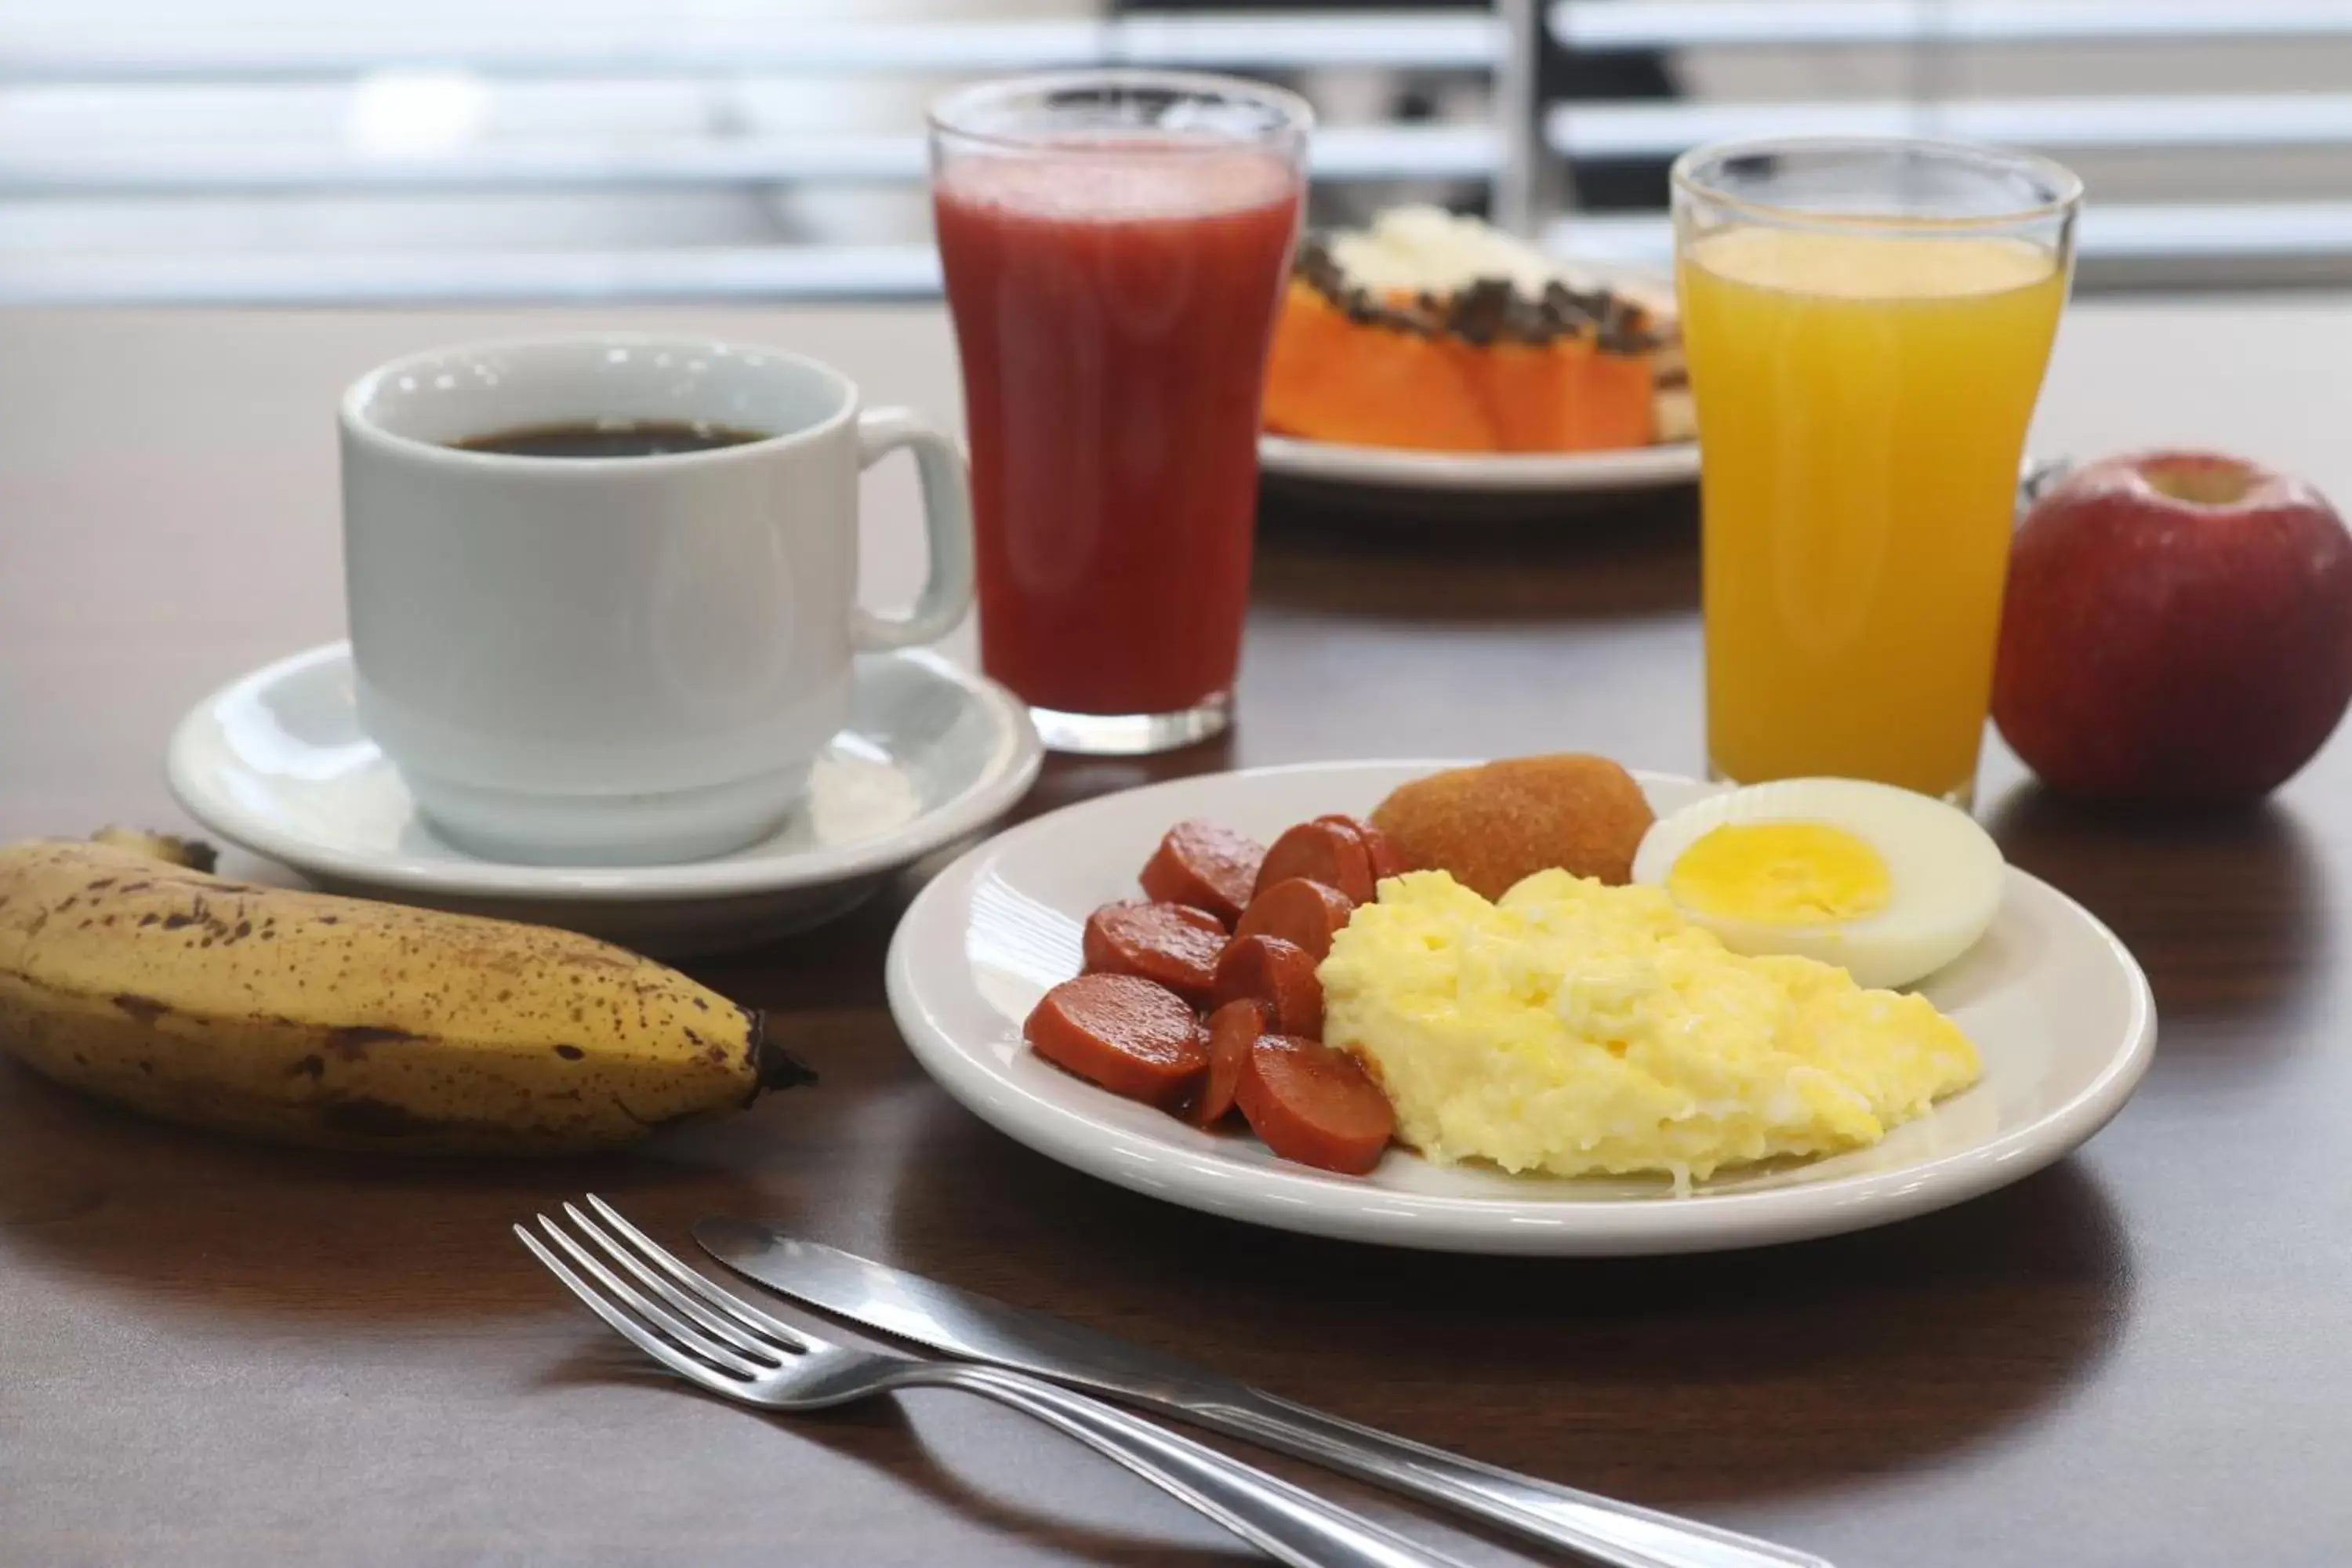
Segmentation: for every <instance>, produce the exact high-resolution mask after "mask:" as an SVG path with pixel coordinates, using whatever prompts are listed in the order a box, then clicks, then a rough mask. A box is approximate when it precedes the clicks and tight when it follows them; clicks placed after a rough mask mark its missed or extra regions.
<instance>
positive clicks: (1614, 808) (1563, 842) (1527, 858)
mask: <svg viewBox="0 0 2352 1568" xmlns="http://www.w3.org/2000/svg"><path fill="white" fill-rule="evenodd" d="M1653 820H1654V816H1653V815H1652V813H1651V811H1650V803H1649V802H1648V800H1646V799H1645V798H1643V795H1642V786H1641V785H1640V784H1635V783H1634V782H1633V775H1632V774H1631V773H1627V772H1626V771H1625V770H1624V769H1623V768H1622V767H1619V766H1618V765H1617V764H1616V763H1612V762H1611V761H1610V760H1609V759H1608V758H1606V757H1593V756H1586V755H1583V754H1581V753H1578V752H1562V753H1560V754H1558V755H1554V756H1546V757H1512V758H1508V759H1507V760H1505V761H1502V762H1498V763H1487V764H1486V765H1485V766H1484V767H1476V768H1455V769H1454V770H1453V771H1452V772H1450V773H1433V774H1432V775H1431V776H1430V777H1428V778H1425V779H1415V780H1414V781H1413V782H1412V783H1411V784H1401V785H1399V786H1398V787H1397V789H1396V790H1395V792H1394V793H1393V794H1391V795H1390V796H1389V797H1388V799H1386V800H1384V801H1382V802H1381V805H1380V809H1379V810H1377V811H1375V812H1373V813H1372V824H1373V826H1376V827H1378V828H1380V829H1381V832H1383V833H1386V834H1387V835H1388V836H1389V837H1391V839H1393V840H1394V841H1395V843H1396V847H1397V848H1398V849H1399V850H1400V851H1401V852H1402V854H1403V856H1404V858H1405V859H1406V860H1407V861H1409V862H1410V863H1411V864H1412V866H1414V867H1415V868H1420V869H1423V870H1439V871H1448V872H1451V873H1452V874H1453V876H1454V880H1455V881H1457V882H1459V883H1461V884H1462V885H1463V886H1464V887H1465V888H1470V889H1475V890H1476V891H1477V892H1478V893H1479V894H1481V895H1482V896H1484V897H1486V898H1488V899H1499V898H1501V897H1502V896H1503V895H1504V894H1505V893H1506V892H1507V891H1509V890H1510V889H1511V888H1512V887H1513V886H1514V885H1515V884H1517V882H1518V881H1519V879H1521V878H1524V877H1530V876H1533V875H1534V874H1535V873H1536V872H1538V871H1544V870H1549V869H1550V868H1553V867H1559V868H1561V869H1563V870H1566V871H1570V872H1572V873H1574V874H1575V875H1577V876H1579V877H1598V878H1599V879H1601V881H1603V882H1607V883H1609V884H1611V885H1612V886H1618V885H1622V883H1624V882H1626V881H1628V880H1630V879H1632V877H1633V851H1634V850H1635V849H1637V848H1639V847H1641V843H1642V836H1643V834H1644V833H1647V832H1648V831H1649V830H1650V824H1651V822H1652V821H1653Z"/></svg>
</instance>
